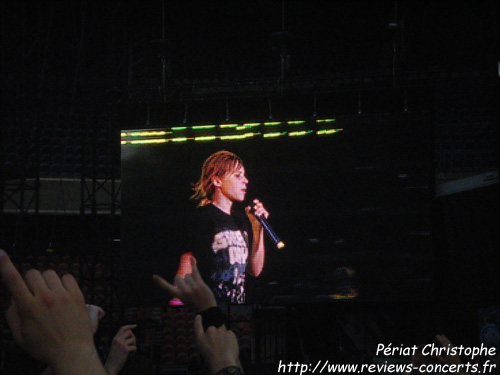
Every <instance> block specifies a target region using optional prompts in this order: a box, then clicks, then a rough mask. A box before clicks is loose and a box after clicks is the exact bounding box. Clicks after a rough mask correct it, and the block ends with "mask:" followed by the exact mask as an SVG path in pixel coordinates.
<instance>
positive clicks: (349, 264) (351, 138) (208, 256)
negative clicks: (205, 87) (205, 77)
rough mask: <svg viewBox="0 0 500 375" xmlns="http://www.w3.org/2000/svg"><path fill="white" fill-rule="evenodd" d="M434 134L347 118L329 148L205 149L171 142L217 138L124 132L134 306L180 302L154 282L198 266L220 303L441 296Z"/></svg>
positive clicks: (322, 141)
mask: <svg viewBox="0 0 500 375" xmlns="http://www.w3.org/2000/svg"><path fill="white" fill-rule="evenodd" d="M429 124H431V122H430V121H429V120H428V118H427V117H426V114H425V113H415V114H411V115H409V114H390V115H387V116H363V117H345V118H341V119H337V120H336V121H335V125H336V127H338V128H341V129H343V130H342V131H341V132H337V133H334V132H331V133H328V134H329V135H326V136H319V135H309V133H304V134H308V135H305V136H304V137H291V136H282V137H278V138H273V137H269V138H265V137H263V136H256V137H252V138H249V139H237V140H232V141H223V140H219V139H217V140H213V141H205V142H201V141H199V142H197V141H195V140H193V139H189V138H186V140H185V141H183V142H173V141H165V140H164V138H168V137H177V139H180V140H183V138H182V137H181V136H180V135H178V134H182V132H183V131H184V132H188V133H189V134H198V133H197V132H203V131H205V130H203V129H202V130H197V129H190V128H186V130H180V131H174V130H172V129H173V128H156V129H142V130H127V131H123V133H122V134H124V135H122V154H121V167H122V173H121V176H122V180H121V203H122V206H121V212H122V213H121V249H122V251H121V270H122V275H123V276H122V278H121V280H122V281H121V283H122V290H123V295H122V298H123V300H124V301H125V303H127V304H129V305H149V306H150V305H151V304H155V303H160V304H164V303H166V302H167V301H166V300H165V295H164V294H163V293H162V292H161V291H160V290H158V288H156V287H155V285H154V284H153V283H152V279H151V276H152V275H153V274H158V275H160V276H162V277H163V278H165V279H166V280H168V281H170V282H172V281H173V280H174V278H175V276H176V274H185V273H188V272H190V269H189V259H190V256H191V255H193V256H194V257H195V258H196V260H197V262H198V265H199V268H200V270H201V271H202V273H203V277H204V279H205V281H206V282H207V283H208V284H210V286H211V287H212V288H213V289H214V292H215V294H216V295H217V297H218V299H219V302H226V303H235V304H242V303H245V304H253V303H258V304H261V303H271V304H275V303H279V304H284V303H297V302H299V303H301V302H311V301H312V302H323V301H324V302H329V301H334V300H339V299H348V298H353V297H354V298H355V299H356V300H357V301H380V300H384V301H385V300H393V301H394V300H396V301H401V300H425V299H426V298H430V296H432V292H431V288H432V269H433V268H432V265H433V247H432V246H433V245H432V244H433V241H432V236H431V230H430V229H431V228H430V225H431V223H432V196H433V191H432V178H433V169H432V137H430V136H429V134H431V133H430V130H429V129H430V127H429ZM283 126H285V127H293V129H294V130H296V126H300V125H295V124H292V125H288V124H285V125H283ZM262 127H263V128H264V127H265V126H264V125H262ZM182 129H184V128H182ZM251 129H252V131H255V130H254V129H255V128H251ZM271 130H272V131H273V132H276V130H275V129H274V128H273V129H271ZM271 130H269V129H262V131H264V132H265V131H271ZM285 130H286V129H285ZM218 131H219V130H218ZM220 131H222V130H220ZM285 134H287V133H285ZM141 135H142V136H141ZM221 150H225V151H221ZM193 187H194V189H195V190H194V191H193ZM191 196H192V198H193V199H190V197H191ZM254 199H257V200H258V201H255V202H254ZM253 210H255V214H252V213H251V212H252V211H253ZM259 216H260V218H261V219H266V218H268V223H269V224H270V225H272V228H273V229H274V230H275V233H278V234H279V235H280V237H279V239H278V240H273V239H272V237H273V236H270V235H269V236H267V235H266V233H268V234H269V232H268V231H267V230H266V231H265V230H264V229H263V227H265V226H264V225H262V224H260V223H261V220H258V217H259ZM280 239H281V240H283V242H285V243H286V247H284V248H282V249H280V248H279V246H277V245H278V244H279V240H280Z"/></svg>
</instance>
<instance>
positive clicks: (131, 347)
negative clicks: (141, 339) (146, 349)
mask: <svg viewBox="0 0 500 375" xmlns="http://www.w3.org/2000/svg"><path fill="white" fill-rule="evenodd" d="M135 327H137V325H135V324H133V325H125V326H122V327H120V329H119V330H118V332H117V333H116V335H115V337H113V342H112V343H111V349H110V350H109V355H108V359H107V360H106V363H105V364H104V368H105V369H106V371H107V372H108V374H109V375H117V374H118V373H119V372H120V371H121V370H122V368H123V366H124V365H125V362H126V361H127V358H128V357H129V356H130V355H131V354H132V353H135V352H136V351H137V343H136V339H135V336H134V334H133V333H132V329H134V328H135Z"/></svg>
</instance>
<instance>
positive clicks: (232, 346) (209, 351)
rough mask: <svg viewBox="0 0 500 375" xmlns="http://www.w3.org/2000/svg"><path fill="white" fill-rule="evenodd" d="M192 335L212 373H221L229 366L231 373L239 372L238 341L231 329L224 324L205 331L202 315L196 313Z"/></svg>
mask: <svg viewBox="0 0 500 375" xmlns="http://www.w3.org/2000/svg"><path fill="white" fill-rule="evenodd" d="M194 335H195V340H196V345H197V346H198V349H199V350H200V352H201V355H202V356H203V358H204V359H205V361H206V363H207V364H208V366H209V367H210V370H211V371H212V373H213V374H217V373H223V370H225V369H228V368H231V371H230V372H231V373H232V374H235V375H236V374H241V364H240V361H239V358H238V356H239V347H238V341H237V339H236V336H235V334H234V333H233V332H232V331H229V330H227V329H226V327H225V326H221V327H219V328H215V327H213V326H211V327H208V329H207V330H206V331H205V330H204V329H203V322H202V317H201V316H200V315H196V317H195V319H194Z"/></svg>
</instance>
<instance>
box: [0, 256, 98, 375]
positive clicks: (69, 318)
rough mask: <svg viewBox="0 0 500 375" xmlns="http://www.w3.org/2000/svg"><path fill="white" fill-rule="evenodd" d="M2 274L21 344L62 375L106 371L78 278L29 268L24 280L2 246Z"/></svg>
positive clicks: (11, 322)
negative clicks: (96, 344) (97, 349)
mask: <svg viewBox="0 0 500 375" xmlns="http://www.w3.org/2000/svg"><path fill="white" fill-rule="evenodd" d="M0 274H1V276H2V281H3V283H4V284H5V285H6V287H7V289H8V291H9V292H10V294H11V296H12V300H11V305H10V307H9V309H8V310H7V313H6V319H7V322H8V324H9V326H10V328H11V330H12V333H13V336H14V340H15V341H16V343H17V344H18V345H19V346H21V347H22V348H23V349H24V350H26V351H27V352H28V353H29V354H30V355H32V356H33V357H35V358H37V359H39V360H42V361H44V362H45V363H47V364H48V365H49V366H50V367H51V368H52V370H53V372H54V373H55V374H57V375H66V374H73V375H79V374H82V375H83V374H93V375H105V374H106V371H105V369H104V367H103V366H102V364H101V362H100V360H99V357H98V355H97V351H96V349H95V346H94V341H93V336H92V328H91V323H90V317H89V313H88V311H87V308H86V307H85V301H84V298H83V295H82V292H81V290H80V288H79V287H78V284H77V282H76V280H75V279H74V278H73V276H71V275H70V274H67V275H64V276H63V277H62V278H59V276H57V274H56V273H55V272H54V271H53V270H47V271H44V272H43V273H40V272H39V271H37V270H34V269H32V270H29V271H27V272H26V274H25V280H23V278H22V277H21V275H20V274H19V272H18V271H17V269H16V268H15V266H14V265H13V264H12V262H11V260H10V258H9V257H8V255H7V254H6V253H5V252H4V251H3V250H0Z"/></svg>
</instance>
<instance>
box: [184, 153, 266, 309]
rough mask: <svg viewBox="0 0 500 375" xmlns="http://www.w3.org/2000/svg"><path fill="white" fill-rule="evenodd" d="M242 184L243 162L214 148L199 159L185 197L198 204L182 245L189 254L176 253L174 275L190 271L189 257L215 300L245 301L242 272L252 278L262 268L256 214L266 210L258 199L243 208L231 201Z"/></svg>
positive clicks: (240, 198) (241, 196) (241, 194)
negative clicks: (188, 195) (177, 262)
mask: <svg viewBox="0 0 500 375" xmlns="http://www.w3.org/2000/svg"><path fill="white" fill-rule="evenodd" d="M248 184H249V180H248V178H247V177H246V174H245V167H244V165H243V161H242V160H241V159H240V158H239V157H238V156H237V155H236V154H234V153H232V152H229V151H218V152H215V153H214V154H212V155H210V156H209V157H208V158H207V159H206V160H205V161H204V162H203V167H202V169H201V176H200V178H199V180H198V182H197V183H196V184H195V185H194V188H193V190H194V194H193V195H192V196H191V198H192V199H194V200H196V201H198V202H199V203H198V207H197V208H196V212H195V218H194V220H193V221H194V223H193V225H192V227H191V229H192V231H191V233H189V238H190V239H191V241H190V245H188V246H186V248H187V249H192V252H187V253H184V254H183V255H182V257H181V264H180V267H179V271H178V272H177V273H178V274H180V275H182V276H184V275H185V274H187V273H191V264H190V260H189V258H190V257H191V256H194V257H195V259H196V261H197V263H198V268H199V270H200V273H201V275H202V277H203V279H204V280H205V282H206V283H207V284H208V285H209V286H210V287H211V288H212V290H213V292H214V295H215V297H216V299H217V302H218V303H227V302H229V303H238V304H240V303H245V302H246V284H245V280H246V274H247V273H249V274H251V275H252V276H254V277H258V276H259V275H260V274H261V273H262V269H263V267H264V262H265V243H264V228H263V226H262V224H261V222H260V221H259V220H258V219H257V217H260V216H263V217H264V218H268V216H269V213H268V212H267V211H266V209H265V208H264V205H263V204H262V203H261V202H260V201H259V200H258V199H254V200H253V201H252V202H251V205H249V206H247V207H245V209H244V210H242V209H241V208H240V209H239V208H238V207H236V206H235V205H234V203H241V202H244V201H245V197H246V193H247V185H248Z"/></svg>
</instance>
